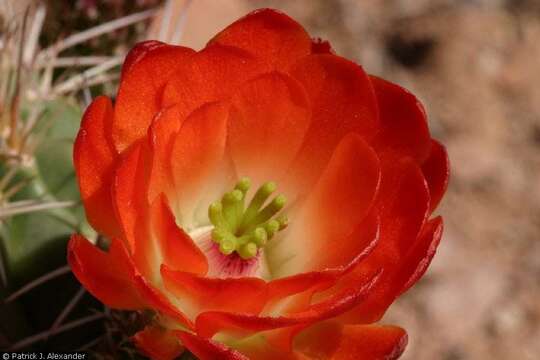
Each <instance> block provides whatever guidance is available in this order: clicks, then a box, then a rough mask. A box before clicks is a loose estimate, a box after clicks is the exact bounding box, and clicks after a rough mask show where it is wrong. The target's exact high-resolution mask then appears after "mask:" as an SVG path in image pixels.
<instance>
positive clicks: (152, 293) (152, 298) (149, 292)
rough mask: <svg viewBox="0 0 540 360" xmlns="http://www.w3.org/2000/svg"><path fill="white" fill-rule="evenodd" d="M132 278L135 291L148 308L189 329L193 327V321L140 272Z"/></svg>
mask: <svg viewBox="0 0 540 360" xmlns="http://www.w3.org/2000/svg"><path fill="white" fill-rule="evenodd" d="M134 280H135V286H136V288H137V291H138V292H139V294H140V295H141V297H142V298H143V299H144V301H145V304H146V305H147V306H148V307H149V308H150V309H153V310H157V311H159V312H160V313H161V314H162V315H165V316H167V317H169V318H170V319H172V320H173V321H174V322H176V323H177V324H180V325H182V326H184V327H185V328H187V329H189V330H192V329H193V322H192V321H191V320H190V319H189V318H188V317H187V316H186V315H185V314H184V313H183V312H182V311H180V310H179V309H177V308H176V307H175V306H174V305H173V304H172V303H171V302H170V301H169V299H168V298H167V297H166V296H165V295H164V294H163V292H162V291H161V290H160V289H158V288H156V287H155V286H154V285H152V284H151V283H149V282H148V281H147V280H146V279H145V278H144V276H141V275H140V274H137V275H135V278H134Z"/></svg>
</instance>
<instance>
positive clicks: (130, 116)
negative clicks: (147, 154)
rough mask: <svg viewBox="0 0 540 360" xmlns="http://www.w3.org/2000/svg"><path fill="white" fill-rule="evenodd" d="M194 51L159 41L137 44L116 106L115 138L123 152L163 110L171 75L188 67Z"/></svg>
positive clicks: (128, 57) (113, 136)
mask: <svg viewBox="0 0 540 360" xmlns="http://www.w3.org/2000/svg"><path fill="white" fill-rule="evenodd" d="M193 54H194V51H193V50H191V49H188V48H185V47H181V46H171V45H166V44H163V43H160V42H158V41H146V42H142V43H139V44H138V45H136V46H135V47H134V48H133V50H131V52H130V53H129V54H128V56H127V57H126V61H125V63H124V67H123V69H122V78H121V80H120V86H119V90H118V96H117V98H116V104H115V108H114V120H113V127H112V138H113V140H114V144H115V146H116V149H118V151H119V152H122V151H124V150H125V149H127V148H128V147H129V146H131V144H133V143H134V142H135V141H136V140H138V139H140V138H142V137H144V136H145V135H146V131H147V130H148V127H149V126H150V123H151V121H152V119H153V118H154V116H155V115H156V114H157V112H158V111H159V109H160V106H159V105H160V102H161V95H162V92H163V87H164V86H165V83H166V82H167V81H168V80H169V78H170V76H171V74H172V73H173V72H175V71H177V70H179V69H180V68H182V67H185V66H186V64H187V63H188V62H189V59H190V58H191V56H192V55H193Z"/></svg>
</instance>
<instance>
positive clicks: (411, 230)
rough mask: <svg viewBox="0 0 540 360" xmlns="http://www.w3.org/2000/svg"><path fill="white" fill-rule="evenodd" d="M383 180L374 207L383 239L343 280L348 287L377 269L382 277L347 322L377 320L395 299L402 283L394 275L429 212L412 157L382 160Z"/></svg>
mask: <svg viewBox="0 0 540 360" xmlns="http://www.w3.org/2000/svg"><path fill="white" fill-rule="evenodd" d="M381 164H382V172H383V175H382V182H381V187H380V190H379V194H380V196H379V198H378V199H377V203H376V205H375V209H376V211H377V212H378V214H379V217H380V219H381V220H380V221H381V225H380V240H379V243H378V245H377V246H376V248H375V249H374V250H373V252H372V253H371V254H370V255H369V256H368V257H367V258H366V259H365V260H364V261H363V262H362V264H361V266H357V267H356V268H355V269H354V270H353V271H351V272H349V273H347V274H346V275H345V276H343V278H342V279H341V280H340V282H341V286H343V287H345V288H347V287H350V286H355V284H358V283H360V282H363V281H365V279H366V278H368V277H369V276H370V274H371V273H372V272H373V271H374V270H375V269H378V268H381V267H382V268H383V269H384V273H383V275H382V279H381V281H380V282H379V284H378V285H377V288H376V289H375V291H374V292H373V294H371V295H369V296H368V298H367V299H366V301H365V302H363V303H362V306H359V307H357V308H356V309H354V310H353V311H351V312H349V313H348V314H344V315H343V318H344V319H347V320H346V321H347V322H353V323H358V322H375V321H378V320H379V319H380V317H381V316H382V315H383V314H384V312H385V311H386V309H387V308H388V306H390V304H391V303H392V302H393V301H394V299H395V298H396V296H397V293H399V291H400V289H401V286H399V285H398V286H397V287H396V285H395V282H394V279H393V275H394V273H395V272H396V271H399V270H398V269H399V267H400V265H401V264H402V261H403V260H404V259H405V257H406V255H407V253H408V252H409V251H410V249H411V248H412V247H413V246H414V244H415V242H416V240H417V238H418V236H419V234H420V231H421V229H422V227H423V226H424V224H425V222H426V221H427V215H428V214H429V193H428V189H427V185H426V183H425V180H424V177H423V175H422V173H421V171H420V169H419V168H418V165H416V163H415V162H414V161H412V160H410V159H409V160H399V159H394V158H385V159H383V160H382V163H381Z"/></svg>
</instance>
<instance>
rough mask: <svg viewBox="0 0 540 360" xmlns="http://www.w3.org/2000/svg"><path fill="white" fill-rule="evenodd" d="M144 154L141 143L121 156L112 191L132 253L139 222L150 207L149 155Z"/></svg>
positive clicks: (117, 212) (118, 215) (118, 216)
mask: <svg viewBox="0 0 540 360" xmlns="http://www.w3.org/2000/svg"><path fill="white" fill-rule="evenodd" d="M144 152H145V151H144V150H143V143H141V142H140V143H138V144H136V146H134V147H132V148H131V149H129V151H127V152H125V153H124V154H122V155H121V158H120V160H119V162H118V164H117V167H116V172H115V176H114V185H113V191H112V193H113V197H114V204H115V208H116V214H117V218H118V219H119V220H120V224H121V226H122V230H123V233H124V236H125V238H126V239H127V243H128V244H129V246H130V248H131V250H132V252H133V249H134V246H135V245H134V244H135V237H136V236H135V234H136V232H137V231H138V225H139V224H138V223H137V221H140V220H141V217H142V215H144V212H145V211H146V209H147V207H148V205H147V202H146V196H145V189H146V187H147V185H146V182H147V175H146V174H147V172H148V170H147V167H148V164H145V163H147V161H145V160H146V159H145V157H146V156H147V154H144Z"/></svg>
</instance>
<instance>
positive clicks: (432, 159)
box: [422, 140, 450, 212]
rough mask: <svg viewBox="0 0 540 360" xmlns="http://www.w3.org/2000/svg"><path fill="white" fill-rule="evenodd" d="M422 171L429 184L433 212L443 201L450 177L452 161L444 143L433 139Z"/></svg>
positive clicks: (431, 210)
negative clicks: (450, 161)
mask: <svg viewBox="0 0 540 360" xmlns="http://www.w3.org/2000/svg"><path fill="white" fill-rule="evenodd" d="M422 172H423V173H424V177H425V178H426V181H427V184H428V186H429V196H430V200H431V201H430V212H433V211H434V210H435V209H436V208H437V205H439V202H440V201H441V199H442V197H443V195H444V193H445V192H446V188H447V187H448V178H449V177H450V163H449V160H448V154H447V153H446V149H445V147H444V146H443V145H441V144H440V143H439V142H438V141H436V140H431V151H430V153H429V156H428V158H427V159H426V161H425V162H424V163H423V164H422Z"/></svg>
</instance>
